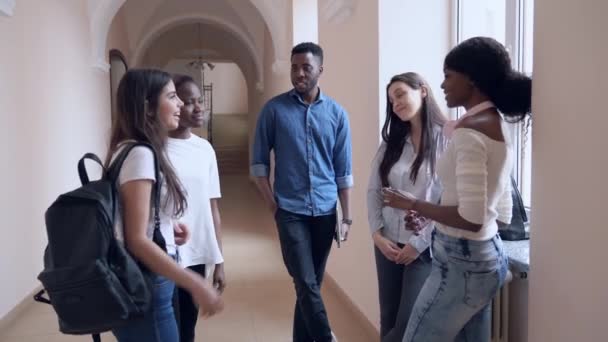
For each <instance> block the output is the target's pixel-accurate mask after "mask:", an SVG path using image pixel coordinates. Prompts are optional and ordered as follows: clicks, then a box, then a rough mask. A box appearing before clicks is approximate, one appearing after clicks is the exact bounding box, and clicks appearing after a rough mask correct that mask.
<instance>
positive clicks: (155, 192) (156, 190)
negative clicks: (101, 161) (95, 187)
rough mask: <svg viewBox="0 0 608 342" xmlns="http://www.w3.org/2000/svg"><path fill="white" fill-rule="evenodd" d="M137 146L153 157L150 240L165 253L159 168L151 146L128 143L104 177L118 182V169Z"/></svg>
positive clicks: (142, 143) (141, 143) (140, 143)
mask: <svg viewBox="0 0 608 342" xmlns="http://www.w3.org/2000/svg"><path fill="white" fill-rule="evenodd" d="M137 146H143V147H147V148H149V149H150V150H151V151H152V154H153V155H154V178H155V179H156V181H155V182H154V186H153V188H152V196H153V198H154V233H153V236H152V240H153V241H154V242H155V243H156V244H157V245H158V246H159V247H160V248H161V249H162V250H164V251H165V252H166V251H167V244H166V242H165V238H164V237H163V235H162V233H161V232H160V193H161V192H160V190H161V184H162V180H161V174H160V167H159V165H158V156H157V155H156V151H155V150H154V148H153V147H152V145H150V144H148V143H144V142H130V143H127V144H126V146H124V147H123V149H122V150H121V151H120V153H119V154H118V156H116V158H114V161H113V162H112V163H110V166H109V167H108V169H107V170H106V177H107V179H109V180H110V181H111V182H112V183H115V182H116V181H117V180H118V175H119V174H120V169H121V168H122V164H123V163H124V162H125V160H126V159H127V156H128V155H129V152H131V150H132V149H133V148H135V147H137Z"/></svg>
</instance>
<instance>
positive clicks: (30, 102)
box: [0, 0, 110, 317]
mask: <svg viewBox="0 0 608 342" xmlns="http://www.w3.org/2000/svg"><path fill="white" fill-rule="evenodd" d="M88 27H89V26H88V22H87V10H86V2H84V1H80V0H50V1H43V2H40V1H35V0H22V1H19V2H18V3H17V8H16V12H15V16H14V17H10V18H7V17H0V42H1V43H0V44H1V49H2V53H1V54H0V113H2V119H3V124H2V125H1V127H2V128H1V132H0V137H1V139H2V141H1V142H0V146H1V147H0V159H2V160H3V163H2V168H0V177H1V178H2V179H3V180H4V183H3V184H4V189H3V190H4V191H3V193H4V196H2V199H1V200H0V201H1V203H0V216H1V217H2V220H3V222H2V225H1V228H0V232H1V234H2V237H3V241H4V244H3V247H2V248H0V279H4V280H5V281H4V282H3V284H2V291H0V317H3V316H4V315H6V314H7V313H8V312H9V311H10V310H11V309H12V308H13V307H14V306H15V305H16V304H17V303H18V302H20V301H21V300H23V299H24V298H25V296H26V295H27V294H28V293H30V292H31V291H32V290H33V289H34V288H35V287H36V286H37V285H38V284H39V283H38V281H37V279H36V277H37V275H38V273H39V272H40V271H41V269H42V254H43V250H44V246H45V245H46V230H45V227H44V221H43V215H44V211H45V210H46V208H47V207H48V206H49V205H50V203H51V202H52V201H53V200H54V199H55V198H56V197H57V195H59V194H60V193H61V192H65V191H67V190H70V189H72V188H74V187H75V186H76V185H77V184H78V177H77V171H76V163H77V161H78V158H79V157H80V156H81V155H82V154H83V153H84V152H87V151H92V152H95V153H99V154H101V155H103V154H104V153H105V148H106V141H107V140H106V138H107V135H108V130H109V125H110V107H109V103H110V99H109V79H108V74H107V73H104V72H101V71H99V70H98V69H94V68H93V67H92V64H93V58H92V53H91V44H90V40H89V31H88ZM57 37H61V38H62V39H63V41H64V42H66V44H67V45H65V46H63V45H62V46H61V47H58V46H57V45H56V42H57ZM75 141H76V142H78V143H77V144H75V143H74V142H75Z"/></svg>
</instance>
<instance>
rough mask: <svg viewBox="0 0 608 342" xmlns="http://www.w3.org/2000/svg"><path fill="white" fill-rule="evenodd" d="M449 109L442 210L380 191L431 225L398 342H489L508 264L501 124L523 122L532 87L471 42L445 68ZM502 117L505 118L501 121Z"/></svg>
mask: <svg viewBox="0 0 608 342" xmlns="http://www.w3.org/2000/svg"><path fill="white" fill-rule="evenodd" d="M444 73H445V80H444V82H443V84H442V85H441V87H442V88H443V90H444V93H445V96H446V101H447V104H448V106H449V107H451V108H454V107H460V106H462V107H464V108H465V109H466V110H467V113H466V114H465V115H464V117H463V118H461V119H460V120H459V121H458V122H456V123H455V125H447V126H448V127H450V126H452V128H453V129H449V128H448V129H447V130H446V131H447V133H448V134H450V135H451V142H450V144H449V146H448V147H447V149H446V151H445V153H444V154H443V156H442V157H441V159H440V160H439V162H438V164H437V174H438V175H439V178H440V179H441V182H442V185H443V194H442V196H441V204H440V205H438V204H435V203H432V202H428V201H426V200H424V199H420V198H416V197H415V196H412V195H411V194H404V193H398V192H395V191H392V190H390V189H385V191H384V192H383V193H384V202H385V204H386V205H387V206H390V207H395V208H402V209H409V210H416V211H418V212H419V213H420V214H421V215H423V216H425V217H428V218H430V219H432V220H433V221H435V222H436V230H435V232H434V233H433V242H432V247H431V252H432V255H433V266H432V270H431V274H430V275H429V278H428V279H427V281H426V283H425V284H424V286H423V288H422V290H421V292H420V295H419V296H418V299H417V300H416V304H415V305H414V309H413V311H412V314H411V317H410V320H409V323H408V326H407V329H406V333H405V336H404V338H403V341H406V342H413V341H416V342H417V341H424V342H434V341H437V342H445V341H454V340H456V341H475V342H484V341H490V319H491V317H490V305H491V301H492V298H493V297H494V295H495V294H496V292H497V290H498V289H499V288H500V287H501V286H502V285H503V283H504V281H505V277H506V274H507V267H508V261H507V257H506V255H505V254H504V251H503V246H502V241H501V240H500V237H499V236H498V225H499V224H501V223H508V222H510V220H511V207H512V203H511V192H510V186H511V184H510V178H509V176H510V173H511V169H512V166H513V156H512V146H511V143H510V141H509V139H508V135H507V131H506V127H505V125H506V122H505V120H506V121H509V122H513V121H520V120H524V119H525V118H526V117H527V116H528V115H529V114H530V107H531V89H532V80H531V79H530V78H528V77H525V76H523V75H522V74H519V73H517V72H515V71H514V70H512V68H511V61H510V58H509V55H508V53H507V51H506V49H505V48H504V46H502V44H500V43H499V42H497V41H495V40H494V39H491V38H485V37H475V38H471V39H468V40H466V41H464V42H462V43H461V44H459V45H458V46H456V47H455V48H454V49H452V51H450V53H449V54H448V55H447V56H446V58H445V61H444ZM503 116H504V118H503Z"/></svg>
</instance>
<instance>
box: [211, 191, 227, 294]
mask: <svg viewBox="0 0 608 342" xmlns="http://www.w3.org/2000/svg"><path fill="white" fill-rule="evenodd" d="M211 214H212V216H213V226H214V227H215V238H216V239H217V245H218V246H219V247H220V252H222V254H224V249H223V246H222V219H221V217H220V206H219V199H218V198H212V199H211ZM213 285H214V286H215V288H217V289H218V291H220V293H222V292H224V289H225V288H226V285H227V284H226V275H225V273H224V262H223V261H222V262H221V263H218V264H215V270H214V271H213Z"/></svg>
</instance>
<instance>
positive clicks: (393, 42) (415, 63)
mask: <svg viewBox="0 0 608 342" xmlns="http://www.w3.org/2000/svg"><path fill="white" fill-rule="evenodd" d="M451 3H452V1H450V0H435V1H424V2H421V1H417V0H382V1H379V7H380V8H379V18H380V19H379V28H380V50H379V53H380V86H379V88H378V90H379V92H380V93H379V96H380V107H379V113H380V126H382V124H383V123H384V118H385V113H386V85H387V84H388V82H389V81H390V79H391V77H393V76H394V75H396V74H400V73H404V72H410V71H413V72H416V73H418V74H420V75H421V76H422V77H424V78H425V79H426V80H427V82H428V83H429V84H430V86H431V88H432V91H433V94H434V95H435V99H436V100H437V103H438V104H439V106H441V108H443V109H444V111H445V112H446V114H447V106H446V104H445V99H444V97H443V92H442V91H441V88H440V85H441V82H443V59H444V57H445V55H446V54H447V52H448V51H449V49H450V47H451V45H452V42H451V25H452V22H451V10H452V9H451V7H450V4H451Z"/></svg>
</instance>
